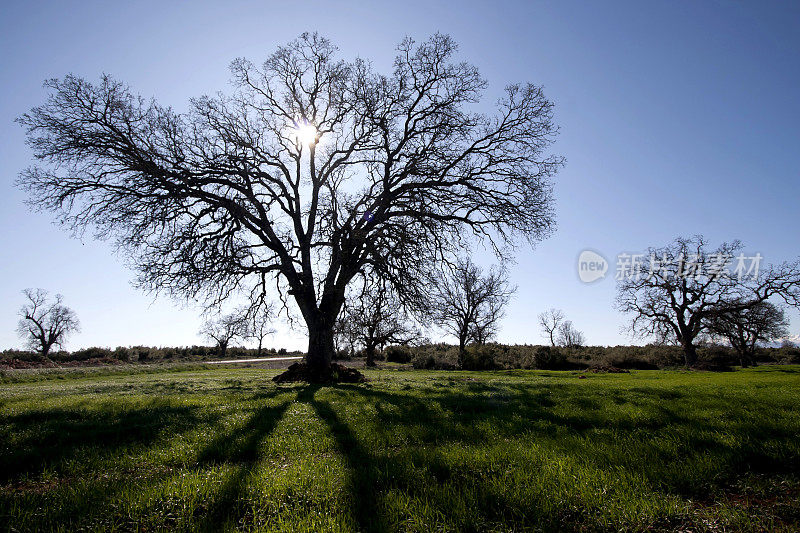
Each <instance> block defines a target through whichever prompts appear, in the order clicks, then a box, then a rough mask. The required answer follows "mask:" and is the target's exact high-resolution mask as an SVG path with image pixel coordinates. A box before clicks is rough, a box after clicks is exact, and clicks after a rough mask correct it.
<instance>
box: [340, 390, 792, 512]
mask: <svg viewBox="0 0 800 533" xmlns="http://www.w3.org/2000/svg"><path fill="white" fill-rule="evenodd" d="M504 388H505V389H506V391H505V392H503V391H502V390H501V389H494V388H493V387H491V386H486V385H483V384H476V385H475V386H474V387H472V389H473V390H472V392H473V393H472V394H469V393H466V392H464V391H463V390H442V389H436V388H430V387H428V388H425V389H424V390H423V391H420V390H416V391H411V392H409V391H390V390H382V389H380V388H374V387H365V386H359V385H339V386H337V387H336V389H337V390H338V391H340V392H342V393H344V394H348V395H354V396H360V397H362V398H369V399H370V400H371V401H372V405H373V407H374V409H375V413H376V415H377V418H378V419H379V422H380V424H379V425H378V426H376V431H377V432H379V433H381V434H383V435H384V438H383V441H384V442H386V441H387V440H390V439H391V434H392V432H394V433H396V434H397V435H398V436H400V435H403V434H405V435H406V436H410V437H411V438H412V442H414V443H416V444H420V445H422V446H423V447H425V446H427V445H433V446H437V445H442V444H448V443H464V444H475V445H481V444H483V443H487V442H490V441H495V440H496V439H497V438H498V437H500V436H502V437H505V438H516V437H519V436H521V435H524V436H525V438H526V439H531V440H534V441H538V442H539V444H540V445H546V446H548V447H549V448H551V449H552V450H553V452H555V453H559V454H566V455H573V456H574V455H575V454H576V448H575V447H576V445H581V446H582V447H584V449H585V450H586V451H588V452H589V453H580V460H581V461H583V462H585V463H587V464H591V465H592V466H593V467H594V468H598V469H620V468H621V469H623V470H626V471H628V472H630V473H631V474H635V475H641V476H643V477H644V478H645V479H647V480H648V484H649V487H648V489H649V490H652V491H666V492H669V493H673V494H676V495H679V496H683V497H693V496H697V495H699V494H703V493H705V492H706V491H707V490H708V488H709V486H708V483H700V484H698V483H697V479H694V478H692V477H687V478H686V479H682V478H681V477H679V476H677V477H672V476H670V481H665V479H664V476H663V474H664V473H665V471H664V469H665V468H668V467H669V465H670V464H672V465H673V466H678V467H679V466H681V465H685V464H690V462H691V461H694V460H697V461H699V463H700V464H702V463H703V462H704V460H703V456H712V457H715V458H716V461H717V463H718V467H719V468H720V469H721V470H718V471H714V472H713V474H714V476H716V477H715V480H714V482H713V483H714V484H716V485H719V484H721V483H722V484H724V483H728V482H732V481H733V480H734V479H736V478H738V477H740V476H741V475H742V474H743V473H744V472H754V473H765V474H770V473H775V472H780V473H784V474H798V473H800V462H798V461H794V462H793V464H787V460H786V458H787V453H788V454H790V455H792V454H793V455H795V456H796V455H797V452H796V450H795V452H789V450H787V451H786V452H784V453H781V454H776V453H774V449H775V446H776V445H777V443H779V442H791V441H792V440H793V439H794V433H793V431H792V430H793V428H792V427H788V426H785V425H781V423H780V421H775V420H773V419H772V418H771V417H768V416H765V417H760V416H750V417H749V418H747V419H737V418H733V417H731V416H723V417H713V418H706V417H704V416H703V415H702V414H695V413H693V412H692V410H691V409H687V405H686V404H685V403H680V400H681V399H682V398H683V397H684V394H683V393H682V392H680V391H674V390H668V391H664V390H660V389H653V390H650V389H646V388H637V389H636V390H632V391H625V393H624V394H623V393H621V392H620V393H614V394H612V395H611V396H609V395H604V396H603V397H602V398H601V397H598V396H597V394H596V393H593V392H591V391H586V390H584V389H582V388H579V387H577V386H565V385H559V386H556V389H555V392H560V393H561V394H558V395H556V394H552V392H553V387H552V386H550V387H548V390H542V389H541V388H539V387H531V386H527V385H517V384H505V385H504ZM420 392H422V393H423V398H424V399H421V398H420V397H417V396H419V394H420ZM554 396H561V401H560V402H559V405H558V406H556V405H555V403H554V402H553V400H552V398H553V397H554ZM691 400H692V402H693V403H694V402H697V403H698V404H700V405H705V406H708V407H710V408H720V409H722V408H723V407H726V408H728V407H729V404H728V400H724V399H723V400H720V399H719V398H718V396H717V395H715V394H713V393H699V392H698V393H695V394H693V395H691ZM675 402H678V403H675ZM624 404H627V405H628V406H630V407H631V408H633V409H635V411H636V413H637V416H628V415H627V413H626V412H625V411H619V412H616V413H615V414H613V416H611V413H608V412H606V408H607V406H609V405H610V406H615V405H616V406H620V405H624ZM557 407H558V408H557ZM328 418H329V419H330V418H331V417H330V416H329V417H328ZM381 426H382V427H381ZM384 428H385V429H384ZM731 432H733V433H734V434H735V435H738V436H739V438H737V439H729V438H728V437H727V436H726V435H727V434H729V433H731ZM387 435H388V436H389V438H388V439H387V438H386V436H387ZM620 435H627V436H629V438H630V439H632V440H633V441H637V442H639V443H640V446H639V451H640V452H642V453H643V454H644V455H648V456H650V457H659V460H657V461H651V462H648V461H645V462H644V463H641V462H640V461H637V460H635V459H631V458H630V457H628V455H627V454H626V453H622V452H621V449H622V448H620V443H621V442H624V441H625V440H627V439H626V438H625V437H623V438H622V440H620ZM664 438H666V440H668V441H669V440H676V441H677V442H678V447H677V448H672V447H669V446H667V447H665V448H662V447H661V445H662V442H663V441H662V440H659V439H664ZM349 440H354V439H353V438H352V437H351V438H350V439H349ZM771 450H772V451H771ZM617 451H619V452H620V453H616V452H617ZM428 460H430V458H428ZM645 463H647V464H645Z"/></svg>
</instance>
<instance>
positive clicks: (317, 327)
mask: <svg viewBox="0 0 800 533" xmlns="http://www.w3.org/2000/svg"><path fill="white" fill-rule="evenodd" d="M333 323H334V320H324V319H322V320H319V321H317V322H315V323H312V324H309V325H308V353H307V354H306V364H307V365H308V370H309V374H311V375H312V376H314V377H317V378H320V379H325V378H326V377H327V376H328V374H330V371H331V362H332V361H333V354H334V347H333Z"/></svg>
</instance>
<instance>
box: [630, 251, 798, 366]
mask: <svg viewBox="0 0 800 533" xmlns="http://www.w3.org/2000/svg"><path fill="white" fill-rule="evenodd" d="M742 249H743V247H742V244H741V243H740V242H739V241H734V242H731V243H722V244H721V245H720V246H719V247H717V248H716V249H713V250H709V249H708V246H707V243H706V240H705V239H704V238H703V237H702V236H695V237H692V238H683V237H679V238H677V239H675V240H674V241H673V242H672V243H670V244H669V245H667V246H665V247H663V248H650V249H648V251H647V252H646V253H644V254H641V257H640V258H638V259H639V261H637V262H636V264H634V262H633V261H630V262H628V266H629V267H630V268H629V269H628V271H626V272H624V273H623V274H624V275H623V276H621V279H619V280H618V286H617V289H618V295H617V301H616V305H617V308H618V309H620V310H621V311H622V312H624V313H627V314H629V315H630V316H631V322H630V328H631V330H632V332H633V333H634V334H636V335H640V336H644V337H654V338H656V339H659V340H666V339H669V338H672V339H675V340H676V342H677V343H678V344H679V345H680V346H682V347H683V352H684V359H685V362H686V365H687V366H692V365H694V364H695V363H696V362H697V347H696V342H697V339H698V337H699V336H700V335H701V334H702V333H708V332H709V327H710V326H711V323H712V321H713V320H715V319H717V318H718V317H720V316H722V315H726V314H730V313H738V312H741V311H743V310H746V309H751V308H753V307H754V306H756V305H759V304H761V303H762V302H765V301H767V300H768V299H770V298H772V297H775V298H781V299H782V300H783V301H784V302H786V303H787V304H790V305H793V306H797V305H798V304H800V263H798V262H797V261H795V262H792V263H789V262H787V263H782V264H780V265H778V266H772V265H770V266H760V265H759V266H758V268H757V269H755V268H753V265H754V263H753V261H749V262H748V261H747V258H746V257H745V256H744V254H743V253H742ZM759 257H760V256H759ZM737 258H739V259H737ZM742 259H744V260H745V261H742ZM731 262H733V264H731ZM741 265H744V266H745V268H746V271H739V272H737V270H738V269H739V267H740V266H741ZM626 268H628V267H626ZM751 269H752V272H751V271H750V270H751Z"/></svg>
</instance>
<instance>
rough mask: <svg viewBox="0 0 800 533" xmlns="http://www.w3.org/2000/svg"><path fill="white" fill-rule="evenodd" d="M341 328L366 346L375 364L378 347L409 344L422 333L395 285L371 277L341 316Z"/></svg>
mask: <svg viewBox="0 0 800 533" xmlns="http://www.w3.org/2000/svg"><path fill="white" fill-rule="evenodd" d="M341 328H342V330H343V331H347V332H348V335H349V338H351V339H353V340H354V341H355V342H357V343H359V344H361V346H363V347H364V353H365V355H366V365H367V366H375V350H376V349H383V348H384V347H385V346H387V345H388V344H408V343H410V342H412V341H413V340H415V339H417V338H419V337H420V332H419V331H418V330H417V329H416V328H414V327H413V326H412V325H411V324H410V323H409V318H408V316H407V315H406V313H405V311H404V309H403V306H402V304H401V303H400V300H399V298H398V297H397V295H396V294H394V292H393V291H392V289H391V287H390V286H389V285H387V284H386V283H385V282H383V281H381V280H375V279H369V278H367V279H366V281H365V283H364V285H363V287H362V289H361V291H360V294H359V295H358V296H357V297H356V298H354V299H351V300H350V301H348V303H347V306H346V307H345V310H344V313H343V316H342V317H341Z"/></svg>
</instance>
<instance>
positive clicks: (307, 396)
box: [297, 385, 388, 531]
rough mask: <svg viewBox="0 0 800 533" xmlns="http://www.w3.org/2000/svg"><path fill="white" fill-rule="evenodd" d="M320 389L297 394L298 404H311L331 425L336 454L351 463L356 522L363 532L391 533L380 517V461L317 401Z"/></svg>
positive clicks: (327, 404)
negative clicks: (377, 473) (377, 465)
mask: <svg viewBox="0 0 800 533" xmlns="http://www.w3.org/2000/svg"><path fill="white" fill-rule="evenodd" d="M319 389H320V387H319V385H309V386H307V387H305V388H303V389H301V390H300V391H299V392H298V394H297V401H299V402H302V403H306V404H309V405H310V406H311V407H312V408H313V409H314V411H315V412H316V414H317V416H319V417H320V419H322V421H323V422H325V423H326V424H327V425H328V427H329V428H330V430H331V433H332V435H333V437H334V440H335V442H336V450H337V451H338V452H339V453H340V454H341V455H342V457H344V459H345V461H346V462H347V469H348V473H349V480H348V484H349V489H350V494H351V496H352V498H353V502H352V504H353V507H352V512H353V518H354V519H355V521H356V523H357V524H358V526H359V529H360V530H362V531H387V530H388V524H387V523H386V521H385V519H384V517H383V516H382V515H381V514H380V513H378V501H377V497H376V496H377V494H378V487H377V483H376V479H375V477H374V475H373V472H374V470H373V466H374V463H375V460H376V458H375V457H373V456H372V454H371V453H370V452H369V451H368V450H367V449H366V448H364V447H363V446H362V445H361V443H360V442H359V440H358V438H356V436H355V434H354V433H353V431H352V430H351V429H350V427H349V426H348V425H347V423H345V422H344V421H343V420H342V419H341V418H340V417H339V415H337V414H336V411H334V409H333V407H332V406H331V405H330V404H329V403H328V402H325V401H320V400H317V399H316V398H315V394H316V393H317V391H318V390H319Z"/></svg>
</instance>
